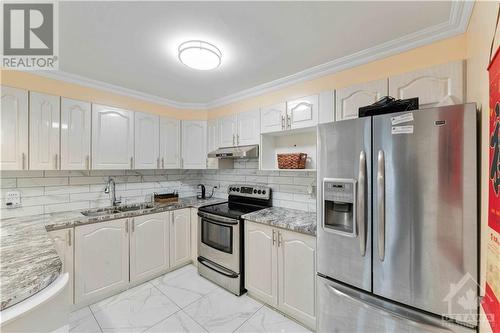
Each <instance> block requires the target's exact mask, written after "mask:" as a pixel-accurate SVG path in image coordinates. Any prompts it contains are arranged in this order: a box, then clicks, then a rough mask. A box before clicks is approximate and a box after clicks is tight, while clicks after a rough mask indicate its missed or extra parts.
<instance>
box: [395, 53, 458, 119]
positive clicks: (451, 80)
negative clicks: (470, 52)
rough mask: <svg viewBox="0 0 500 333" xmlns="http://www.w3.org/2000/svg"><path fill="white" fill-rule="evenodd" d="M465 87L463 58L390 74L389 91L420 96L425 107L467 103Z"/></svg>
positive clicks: (397, 96)
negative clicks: (394, 74)
mask: <svg viewBox="0 0 500 333" xmlns="http://www.w3.org/2000/svg"><path fill="white" fill-rule="evenodd" d="M464 87H465V85H464V62H463V61H462V60H460V61H455V62H450V63H447V64H444V65H438V66H434V67H430V68H424V69H420V70H417V71H413V72H409V73H404V74H401V75H397V76H391V77H389V94H390V95H391V96H392V97H395V98H399V99H406V98H412V97H418V98H419V106H420V108H421V109H422V108H430V107H436V106H444V105H452V104H461V103H463V102H464Z"/></svg>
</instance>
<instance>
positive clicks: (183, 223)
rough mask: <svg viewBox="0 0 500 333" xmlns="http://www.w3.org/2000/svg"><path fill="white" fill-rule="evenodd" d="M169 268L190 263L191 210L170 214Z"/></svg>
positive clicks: (176, 211) (186, 209)
mask: <svg viewBox="0 0 500 333" xmlns="http://www.w3.org/2000/svg"><path fill="white" fill-rule="evenodd" d="M170 214H171V217H170V266H172V267H175V266H180V265H183V264H186V263H188V262H190V261H191V210H190V209H189V208H184V209H179V210H174V211H172V212H170Z"/></svg>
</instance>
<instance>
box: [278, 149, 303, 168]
mask: <svg viewBox="0 0 500 333" xmlns="http://www.w3.org/2000/svg"><path fill="white" fill-rule="evenodd" d="M306 160H307V154H306V153H293V154H278V168H279V169H305V168H306Z"/></svg>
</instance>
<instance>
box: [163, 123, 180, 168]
mask: <svg viewBox="0 0 500 333" xmlns="http://www.w3.org/2000/svg"><path fill="white" fill-rule="evenodd" d="M180 140H181V121H180V120H178V119H172V118H167V117H160V164H161V169H178V168H179V167H180V165H181V142H180Z"/></svg>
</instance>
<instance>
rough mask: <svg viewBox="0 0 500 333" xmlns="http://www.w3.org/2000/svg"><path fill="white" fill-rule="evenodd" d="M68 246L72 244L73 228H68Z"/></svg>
mask: <svg viewBox="0 0 500 333" xmlns="http://www.w3.org/2000/svg"><path fill="white" fill-rule="evenodd" d="M68 246H71V229H68Z"/></svg>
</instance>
